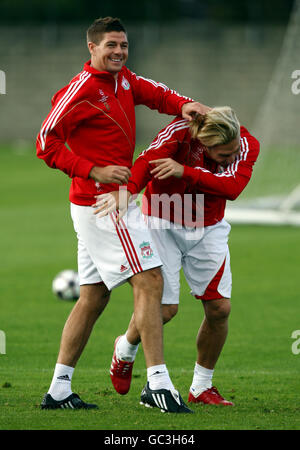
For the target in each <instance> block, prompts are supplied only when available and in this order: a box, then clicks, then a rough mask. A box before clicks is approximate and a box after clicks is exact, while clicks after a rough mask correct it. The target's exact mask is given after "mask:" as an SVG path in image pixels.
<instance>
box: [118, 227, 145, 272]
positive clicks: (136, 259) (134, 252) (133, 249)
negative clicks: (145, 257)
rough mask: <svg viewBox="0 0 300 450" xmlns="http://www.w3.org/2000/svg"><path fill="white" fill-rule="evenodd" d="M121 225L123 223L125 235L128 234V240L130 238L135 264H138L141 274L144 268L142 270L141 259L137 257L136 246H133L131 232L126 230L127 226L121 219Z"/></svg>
mask: <svg viewBox="0 0 300 450" xmlns="http://www.w3.org/2000/svg"><path fill="white" fill-rule="evenodd" d="M121 223H122V225H123V226H124V228H123V229H124V230H125V233H126V236H127V238H128V241H129V243H130V244H131V248H132V252H133V254H134V256H135V262H136V264H137V266H138V268H139V271H140V272H143V268H142V266H141V263H140V260H139V257H138V255H137V253H136V251H135V247H134V244H133V242H132V240H131V237H130V234H129V231H128V229H127V228H126V225H125V223H124V221H123V220H122V219H121Z"/></svg>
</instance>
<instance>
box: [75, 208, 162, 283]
mask: <svg viewBox="0 0 300 450" xmlns="http://www.w3.org/2000/svg"><path fill="white" fill-rule="evenodd" d="M94 211H95V209H94V208H93V207H91V206H79V205H75V204H74V203H71V216H72V219H73V224H74V229H75V231H76V233H77V238H78V273H79V280H80V284H81V285H83V284H95V283H100V282H103V283H104V284H105V285H106V286H107V288H108V289H109V290H111V289H112V288H115V287H117V286H119V285H121V284H123V283H124V282H125V281H126V280H127V279H128V278H130V277H132V276H133V275H136V274H137V273H140V272H143V271H145V270H148V269H152V268H154V267H158V266H161V264H162V263H161V260H160V257H159V255H158V251H157V249H156V246H155V244H154V242H153V238H152V236H151V234H150V231H149V229H148V227H147V225H146V224H145V221H144V219H143V216H142V214H141V211H140V209H139V207H138V206H136V204H135V203H131V204H129V207H128V211H127V213H126V215H125V216H124V217H123V218H122V219H121V221H120V222H119V224H117V223H116V219H115V218H116V213H111V214H110V215H109V216H105V217H102V218H99V217H97V216H96V215H95V214H94Z"/></svg>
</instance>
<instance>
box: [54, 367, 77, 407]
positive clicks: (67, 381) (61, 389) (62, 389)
mask: <svg viewBox="0 0 300 450" xmlns="http://www.w3.org/2000/svg"><path fill="white" fill-rule="evenodd" d="M73 372H74V367H70V366H65V365H64V364H59V363H58V364H56V366H55V370H54V375H53V378H52V383H51V385H50V388H49V391H48V394H50V395H51V397H53V398H54V400H56V401H59V400H63V399H65V398H67V397H69V395H71V394H72V390H71V381H72V375H73Z"/></svg>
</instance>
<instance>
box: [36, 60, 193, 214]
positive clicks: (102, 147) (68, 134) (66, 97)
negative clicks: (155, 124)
mask: <svg viewBox="0 0 300 450" xmlns="http://www.w3.org/2000/svg"><path fill="white" fill-rule="evenodd" d="M190 101H192V99H190V98H187V97H183V96H180V95H179V94H177V93H176V92H175V91H172V90H170V89H169V88H168V87H167V86H165V85H164V84H162V83H156V82H155V81H153V80H149V79H146V78H143V77H140V76H137V75H136V74H135V73H133V72H131V71H130V70H129V69H128V68H127V67H125V66H124V67H123V68H122V70H121V71H120V72H119V74H118V79H117V81H116V80H115V79H114V77H113V75H112V74H110V73H109V72H105V71H102V72H99V71H98V70H96V69H94V68H92V67H91V65H90V61H88V62H87V63H86V64H85V65H84V68H83V71H82V72H80V73H79V74H78V75H77V76H75V77H74V78H73V79H72V80H71V82H70V83H69V84H68V85H67V86H65V87H64V88H62V89H61V90H60V91H58V92H57V93H56V94H55V95H54V96H53V98H52V109H51V111H50V113H49V114H48V116H47V117H46V119H45V121H44V122H43V124H42V127H41V130H40V133H39V135H38V137H37V143H36V146H37V156H38V157H39V158H41V159H43V160H44V161H45V162H46V163H47V164H48V166H50V167H52V168H55V169H60V170H62V171H63V172H65V173H66V174H67V175H69V177H70V178H72V183H71V188H70V201H71V202H73V203H76V204H78V205H92V204H93V203H94V202H95V198H94V196H95V195H97V194H100V193H104V192H110V191H113V190H116V189H118V187H119V186H118V185H117V184H100V183H96V182H95V181H94V180H93V179H91V178H89V173H90V171H91V169H92V167H94V166H100V167H105V166H108V165H120V166H126V167H128V168H131V166H132V158H133V153H134V148H135V111H134V107H135V105H146V106H148V107H149V108H151V109H157V110H158V111H159V112H160V113H165V114H170V115H173V116H174V115H178V114H181V108H182V106H183V104H184V103H187V102H190ZM66 143H67V146H66Z"/></svg>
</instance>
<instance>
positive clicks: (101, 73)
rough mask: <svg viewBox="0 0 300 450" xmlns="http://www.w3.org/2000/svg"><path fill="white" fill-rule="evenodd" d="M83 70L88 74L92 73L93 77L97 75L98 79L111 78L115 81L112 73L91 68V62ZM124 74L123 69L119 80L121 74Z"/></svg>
mask: <svg viewBox="0 0 300 450" xmlns="http://www.w3.org/2000/svg"><path fill="white" fill-rule="evenodd" d="M83 70H86V71H87V72H89V73H91V74H92V75H96V76H97V77H103V78H111V79H112V80H113V81H115V79H114V77H113V75H112V74H111V73H110V72H107V71H106V70H101V71H99V70H97V69H95V68H94V67H92V66H91V60H89V61H87V62H86V63H85V64H84V66H83ZM121 73H123V67H122V69H121V70H120V72H119V73H118V79H119V78H120V74H121Z"/></svg>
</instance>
